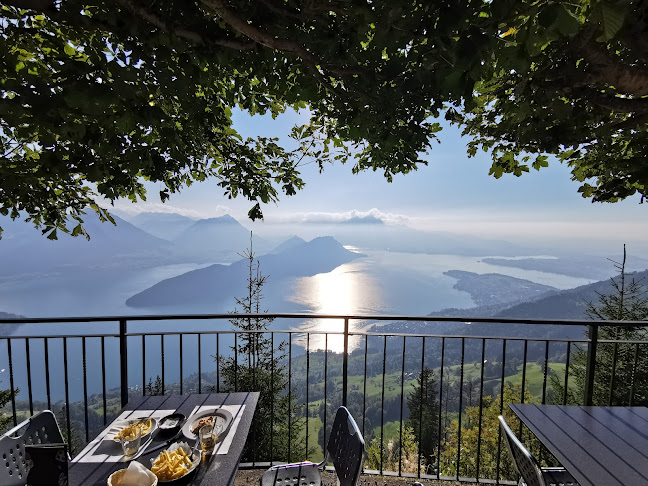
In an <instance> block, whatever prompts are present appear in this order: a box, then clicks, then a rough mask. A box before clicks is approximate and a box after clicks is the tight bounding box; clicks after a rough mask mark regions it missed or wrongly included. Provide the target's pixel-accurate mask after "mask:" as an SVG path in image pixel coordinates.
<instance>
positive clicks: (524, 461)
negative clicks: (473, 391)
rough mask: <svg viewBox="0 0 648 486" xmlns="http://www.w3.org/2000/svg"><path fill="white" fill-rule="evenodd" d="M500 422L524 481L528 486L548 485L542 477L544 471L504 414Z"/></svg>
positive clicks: (514, 461) (516, 466) (514, 462)
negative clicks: (507, 421) (512, 429)
mask: <svg viewBox="0 0 648 486" xmlns="http://www.w3.org/2000/svg"><path fill="white" fill-rule="evenodd" d="M499 423H500V429H501V430H502V435H503V436H504V440H505V441H506V446H507V447H508V450H509V452H510V453H511V457H513V464H514V465H515V469H517V472H518V473H519V474H520V476H522V479H524V482H525V483H526V484H527V486H546V483H545V481H544V479H543V477H542V472H541V471H540V468H539V467H538V464H537V463H536V461H535V459H534V458H533V456H532V455H531V453H530V452H529V451H528V450H527V448H526V447H524V445H523V444H522V442H520V440H519V439H518V438H517V437H516V436H515V434H514V433H513V431H511V428H510V427H509V425H508V424H507V423H506V419H505V418H504V417H503V416H502V415H500V416H499Z"/></svg>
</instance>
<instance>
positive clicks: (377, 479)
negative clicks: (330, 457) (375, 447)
mask: <svg viewBox="0 0 648 486" xmlns="http://www.w3.org/2000/svg"><path fill="white" fill-rule="evenodd" d="M264 471H265V469H239V470H238V473H237V474H236V479H235V480H234V486H258V484H259V478H260V477H261V475H262V474H263V472H264ZM415 481H418V482H420V483H422V484H423V485H424V486H459V485H460V484H461V483H458V482H455V481H431V480H427V479H416V478H403V477H397V476H376V475H375V474H362V475H361V476H360V481H359V483H358V486H409V485H411V484H412V483H413V482H415ZM336 485H337V477H336V476H335V473H333V472H329V471H325V472H323V473H322V486H336Z"/></svg>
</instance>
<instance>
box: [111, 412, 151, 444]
mask: <svg viewBox="0 0 648 486" xmlns="http://www.w3.org/2000/svg"><path fill="white" fill-rule="evenodd" d="M148 418H149V417H140V418H134V419H127V420H119V421H118V422H115V425H113V426H112V427H111V428H110V430H109V431H108V438H110V439H112V440H114V441H115V442H119V439H115V436H116V435H117V434H118V433H119V431H120V430H121V429H123V428H124V427H127V426H128V425H130V424H134V423H135V422H139V421H140V420H146V419H148ZM150 418H151V420H152V421H153V425H152V426H151V428H150V429H149V431H148V432H147V433H146V434H144V435H143V436H142V441H144V440H145V438H146V437H148V436H149V435H151V434H152V433H153V432H155V431H156V430H157V428H158V421H157V419H155V418H153V417H150Z"/></svg>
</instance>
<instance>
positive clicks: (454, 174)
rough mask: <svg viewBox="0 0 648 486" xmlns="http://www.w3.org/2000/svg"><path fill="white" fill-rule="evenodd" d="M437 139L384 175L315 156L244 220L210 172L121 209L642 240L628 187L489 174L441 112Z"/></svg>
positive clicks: (275, 125)
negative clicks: (613, 189)
mask: <svg viewBox="0 0 648 486" xmlns="http://www.w3.org/2000/svg"><path fill="white" fill-rule="evenodd" d="M307 117H308V114H307V113H301V114H299V113H295V112H293V111H290V112H287V113H285V114H283V115H281V116H280V117H279V118H277V119H276V120H272V118H271V117H270V116H269V115H267V116H261V115H256V116H250V115H248V114H247V113H243V112H235V113H234V128H236V129H237V130H238V131H239V133H241V135H243V136H252V137H256V136H276V137H279V138H280V140H282V141H286V143H289V139H288V138H287V134H288V133H289V131H290V128H291V127H292V126H293V125H294V124H297V123H298V124H302V123H305V122H306V121H307ZM442 124H443V125H444V129H443V131H442V132H441V135H440V139H441V143H440V144H437V143H433V147H432V149H431V150H430V152H429V153H428V154H426V155H423V159H425V160H427V161H428V165H427V166H421V167H420V168H419V170H417V171H415V172H411V173H409V174H406V175H396V176H395V177H394V180H393V182H392V183H388V182H387V181H386V180H385V179H384V177H383V175H382V173H381V172H372V171H368V172H363V173H360V174H352V172H351V165H349V164H347V165H342V164H337V165H330V166H327V167H326V168H325V170H324V172H323V173H319V169H318V167H317V164H314V163H311V164H307V165H305V166H303V168H302V175H303V178H304V180H305V182H306V186H305V187H304V189H303V190H301V191H299V192H298V193H297V195H295V196H291V197H287V196H285V195H282V196H280V200H279V202H278V203H277V204H274V203H272V204H269V205H264V206H262V210H263V213H264V221H262V222H255V223H252V222H251V221H250V220H249V219H248V218H247V211H248V210H249V209H250V208H251V207H252V205H253V204H252V203H251V202H250V201H247V200H246V199H243V198H240V197H239V198H236V199H227V198H226V197H225V196H224V195H223V192H222V190H221V189H220V188H219V187H218V186H217V182H216V181H215V180H208V181H206V182H203V183H195V184H193V185H192V186H191V187H189V188H185V189H184V190H183V191H182V192H181V193H179V194H174V195H172V196H171V198H170V200H169V201H167V202H165V203H164V204H162V203H161V202H160V201H159V200H156V194H157V193H158V191H159V189H160V188H161V187H159V186H156V185H155V184H149V186H148V190H149V197H148V200H147V201H146V202H138V203H137V204H132V203H131V202H130V201H126V200H124V201H117V202H116V204H115V209H117V210H118V212H121V214H124V213H127V214H135V213H139V212H143V211H154V212H156V211H159V212H175V213H179V214H183V215H186V216H190V217H193V218H197V219H199V218H209V217H217V216H222V215H224V214H230V215H231V216H233V217H235V218H236V219H237V220H239V221H240V222H242V223H243V224H245V226H247V227H249V228H251V229H253V230H257V231H260V232H264V231H269V230H270V229H271V227H273V226H274V225H279V226H284V227H285V226H289V225H291V224H295V223H297V224H302V223H304V222H313V221H319V222H325V221H339V220H343V219H348V218H349V217H351V216H365V215H368V214H371V215H374V216H376V217H379V218H381V219H383V221H385V222H386V223H388V224H404V225H407V226H410V227H413V228H416V229H421V230H425V231H445V232H451V233H457V234H465V235H475V236H479V237H486V238H498V239H506V240H520V241H524V240H534V239H543V240H548V241H550V240H551V239H556V240H557V241H558V240H561V239H574V240H578V241H585V242H587V241H591V242H594V241H595V240H596V241H606V242H611V243H613V244H617V245H618V246H619V247H620V246H621V245H622V244H623V243H629V244H630V245H632V244H634V245H635V247H636V246H637V245H642V244H644V245H645V244H646V243H644V242H648V227H647V225H646V218H648V204H639V198H638V197H633V198H630V199H628V200H625V201H621V202H619V203H615V204H609V203H595V204H594V203H592V202H591V201H590V200H588V199H584V198H582V197H581V195H580V194H579V193H578V192H577V190H578V187H579V184H578V183H577V182H574V181H572V180H571V174H570V171H569V168H568V167H567V166H565V165H562V164H560V163H559V162H557V161H555V160H554V161H553V162H550V166H549V167H547V168H544V169H542V170H540V171H535V170H534V169H531V171H530V172H529V173H526V174H523V175H522V176H521V177H515V176H514V175H511V174H505V175H504V176H503V177H501V178H500V179H495V178H494V177H492V176H489V175H488V171H489V168H490V158H489V155H488V154H485V153H480V154H478V155H477V156H476V157H474V158H468V156H467V155H466V142H467V139H466V138H463V137H462V136H461V134H460V130H459V128H457V127H456V126H454V127H453V126H450V125H448V124H447V123H446V122H445V121H443V122H442Z"/></svg>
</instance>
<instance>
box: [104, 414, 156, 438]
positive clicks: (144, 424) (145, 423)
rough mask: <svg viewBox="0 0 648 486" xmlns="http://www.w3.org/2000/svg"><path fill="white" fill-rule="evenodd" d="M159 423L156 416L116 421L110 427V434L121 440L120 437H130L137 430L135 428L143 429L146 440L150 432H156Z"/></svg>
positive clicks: (143, 436)
mask: <svg viewBox="0 0 648 486" xmlns="http://www.w3.org/2000/svg"><path fill="white" fill-rule="evenodd" d="M157 425H158V424H157V420H156V419H154V418H141V419H130V420H122V421H119V422H116V423H115V425H114V426H113V427H112V428H111V429H110V431H109V435H111V436H112V439H113V440H114V441H115V442H119V438H120V437H122V436H124V437H128V436H129V435H132V434H133V433H134V432H135V429H141V431H142V439H143V440H145V439H146V437H147V436H148V435H149V434H151V433H153V432H155V430H156V429H157Z"/></svg>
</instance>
